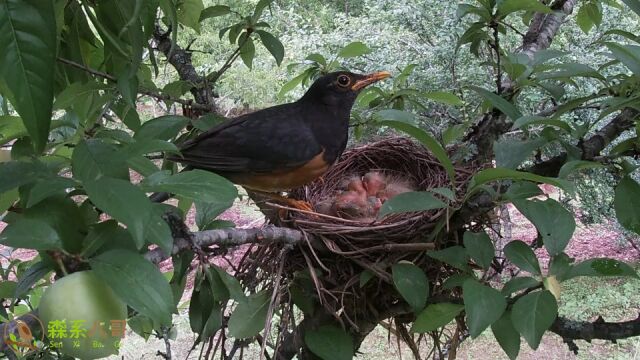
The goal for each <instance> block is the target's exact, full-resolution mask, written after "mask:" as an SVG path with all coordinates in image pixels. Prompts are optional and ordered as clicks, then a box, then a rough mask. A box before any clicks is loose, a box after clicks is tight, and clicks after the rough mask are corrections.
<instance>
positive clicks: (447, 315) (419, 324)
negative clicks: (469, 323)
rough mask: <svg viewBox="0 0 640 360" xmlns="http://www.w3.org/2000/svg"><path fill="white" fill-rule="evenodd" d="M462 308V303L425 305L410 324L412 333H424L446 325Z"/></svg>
mask: <svg viewBox="0 0 640 360" xmlns="http://www.w3.org/2000/svg"><path fill="white" fill-rule="evenodd" d="M462 309H464V305H459V304H451V303H438V304H431V305H429V306H427V308H426V309H424V311H422V312H421V313H420V314H419V315H418V317H417V318H416V321H414V322H413V325H412V326H411V332H413V333H426V332H429V331H434V330H438V329H439V328H441V327H443V326H445V325H447V324H448V323H450V322H451V321H452V320H453V319H455V317H456V316H458V314H460V312H461V311H462Z"/></svg>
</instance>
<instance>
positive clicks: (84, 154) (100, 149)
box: [71, 139, 129, 181]
mask: <svg viewBox="0 0 640 360" xmlns="http://www.w3.org/2000/svg"><path fill="white" fill-rule="evenodd" d="M71 167H72V170H73V176H74V177H75V178H76V179H79V180H82V181H90V180H97V179H99V178H101V177H104V176H109V177H113V178H120V179H129V168H128V167H127V164H126V163H125V159H124V158H123V157H122V156H120V155H119V154H118V150H117V149H116V148H115V147H114V146H113V145H110V144H107V143H105V142H104V141H102V140H98V139H88V140H85V141H81V142H80V143H78V145H77V146H76V147H75V148H74V149H73V155H72V157H71Z"/></svg>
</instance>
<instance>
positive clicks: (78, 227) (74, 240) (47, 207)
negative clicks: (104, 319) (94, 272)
mask: <svg viewBox="0 0 640 360" xmlns="http://www.w3.org/2000/svg"><path fill="white" fill-rule="evenodd" d="M23 217H24V218H25V219H30V220H38V221H43V222H46V223H47V224H48V225H49V226H51V228H52V229H53V230H54V231H55V232H56V233H57V236H58V237H59V238H60V240H61V241H62V248H63V249H64V250H66V251H67V252H68V253H72V254H76V253H78V252H79V251H80V249H81V248H82V240H83V238H84V234H86V232H87V230H88V229H87V226H86V224H85V220H84V217H83V213H82V211H81V210H80V208H79V207H78V205H77V203H76V202H74V201H73V200H72V199H71V198H69V197H67V196H64V195H63V196H56V197H51V198H49V199H47V200H46V201H42V202H39V203H38V204H37V205H35V206H33V207H31V208H29V209H26V210H25V211H24V213H23ZM69 219H74V221H69Z"/></svg>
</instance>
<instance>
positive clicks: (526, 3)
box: [498, 0, 552, 17]
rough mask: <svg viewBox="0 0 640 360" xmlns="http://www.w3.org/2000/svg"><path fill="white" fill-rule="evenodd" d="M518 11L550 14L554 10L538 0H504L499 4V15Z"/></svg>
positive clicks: (502, 15)
mask: <svg viewBox="0 0 640 360" xmlns="http://www.w3.org/2000/svg"><path fill="white" fill-rule="evenodd" d="M516 11H532V12H538V13H543V14H549V13H551V12H552V10H551V9H550V8H549V7H547V6H545V5H544V4H542V3H541V2H540V1H538V0H504V1H502V2H500V3H499V5H498V16H500V17H505V16H507V15H509V14H511V13H514V12H516Z"/></svg>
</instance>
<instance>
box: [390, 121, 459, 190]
mask: <svg viewBox="0 0 640 360" xmlns="http://www.w3.org/2000/svg"><path fill="white" fill-rule="evenodd" d="M378 123H379V124H380V125H382V126H389V127H391V128H394V129H396V130H399V131H402V132H405V133H407V134H409V135H411V136H413V137H414V138H416V139H417V140H418V141H420V142H421V143H422V144H423V145H424V146H425V147H426V148H427V149H428V150H429V151H431V153H432V154H433V155H434V156H435V157H436V159H438V161H439V162H440V165H442V167H444V169H445V170H446V171H447V175H449V180H450V181H451V183H452V184H453V183H454V181H455V170H454V169H453V163H452V162H451V159H449V156H448V155H447V151H446V150H445V149H444V148H443V147H442V145H440V143H438V141H437V140H436V139H435V138H434V137H433V136H431V135H430V134H429V133H427V132H426V131H424V130H422V129H420V128H417V127H415V126H412V125H410V124H406V123H404V122H401V121H393V120H386V121H380V122H378Z"/></svg>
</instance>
